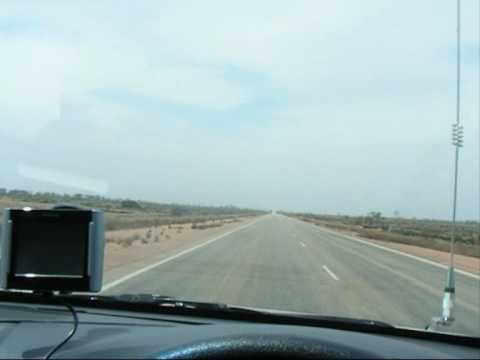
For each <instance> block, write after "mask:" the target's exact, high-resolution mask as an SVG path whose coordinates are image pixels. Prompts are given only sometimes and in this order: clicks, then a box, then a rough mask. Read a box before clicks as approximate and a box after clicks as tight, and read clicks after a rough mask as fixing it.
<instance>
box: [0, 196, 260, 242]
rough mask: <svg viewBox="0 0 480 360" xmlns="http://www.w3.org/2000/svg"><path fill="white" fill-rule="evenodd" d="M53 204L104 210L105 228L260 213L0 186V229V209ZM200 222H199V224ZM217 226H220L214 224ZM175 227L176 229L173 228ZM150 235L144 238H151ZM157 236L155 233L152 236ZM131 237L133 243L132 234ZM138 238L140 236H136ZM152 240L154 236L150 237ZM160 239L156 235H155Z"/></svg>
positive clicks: (187, 222) (225, 219) (196, 224)
mask: <svg viewBox="0 0 480 360" xmlns="http://www.w3.org/2000/svg"><path fill="white" fill-rule="evenodd" d="M54 204H70V205H72V204H73V205H78V206H82V207H86V208H96V209H99V210H103V211H104V212H105V218H106V219H105V227H106V230H107V231H113V230H124V229H143V230H142V231H144V229H145V228H153V227H160V226H167V227H168V226H170V227H173V226H178V225H182V224H185V225H189V226H191V227H192V228H198V229H207V228H209V227H214V226H217V225H212V224H215V221H216V222H217V224H220V222H221V224H222V225H223V224H224V223H226V222H228V221H238V220H237V218H238V217H249V216H257V215H261V214H263V213H264V212H262V211H258V210H253V209H243V208H238V207H234V206H198V205H188V204H171V203H156V202H148V201H142V200H132V199H112V198H106V197H102V196H96V195H84V194H57V193H52V192H30V191H25V190H16V189H14V190H8V189H4V188H0V215H1V217H0V230H1V221H2V219H3V209H4V208H23V207H27V206H28V207H32V208H37V209H45V208H49V207H51V206H52V205H54ZM202 224H203V225H202ZM218 226H221V225H218ZM177 230H178V229H177ZM152 236H153V235H150V236H149V237H148V239H150V238H152ZM155 236H157V235H155ZM134 237H135V236H133V237H132V238H131V242H132V243H133V242H134V241H135V240H137V239H136V237H135V238H134ZM137 237H138V238H139V239H140V240H141V238H142V237H141V235H140V234H139V235H138V236H137ZM153 239H155V237H153ZM158 239H160V235H158Z"/></svg>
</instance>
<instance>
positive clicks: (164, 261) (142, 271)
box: [101, 216, 263, 292]
mask: <svg viewBox="0 0 480 360" xmlns="http://www.w3.org/2000/svg"><path fill="white" fill-rule="evenodd" d="M260 220H263V216H262V217H261V218H259V219H257V220H255V221H253V222H251V223H249V224H245V225H243V226H241V227H239V228H237V229H234V230H232V231H229V232H227V233H225V234H222V235H219V236H217V237H214V238H213V239H210V240H207V241H205V242H204V243H201V244H199V245H196V246H194V247H191V248H189V249H186V250H183V251H180V252H179V253H176V254H175V255H172V256H169V257H167V258H165V259H163V260H160V261H158V262H156V263H154V264H151V265H148V266H146V267H144V268H141V269H139V270H137V271H134V272H132V273H130V274H128V275H125V276H123V277H121V278H120V279H117V280H114V281H112V282H110V283H108V284H106V285H104V286H103V287H102V291H101V292H105V291H107V290H109V289H111V288H113V287H115V286H117V285H119V284H121V283H123V282H125V281H128V280H130V279H132V278H134V277H135V276H138V275H141V274H143V273H145V272H147V271H150V270H152V269H154V268H156V267H157V266H160V265H163V264H165V263H167V262H169V261H172V260H174V259H176V258H179V257H180V256H183V255H185V254H188V253H191V252H192V251H195V250H198V249H200V248H202V247H204V246H207V245H210V244H211V243H213V242H215V241H217V240H220V239H223V238H225V237H227V236H229V235H231V234H233V233H235V232H237V231H240V230H243V229H245V228H247V227H249V226H252V225H253V224H256V223H257V222H259V221H260Z"/></svg>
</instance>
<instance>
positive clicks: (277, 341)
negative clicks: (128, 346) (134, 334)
mask: <svg viewBox="0 0 480 360" xmlns="http://www.w3.org/2000/svg"><path fill="white" fill-rule="evenodd" d="M154 357H155V358H157V359H200V358H210V359H224V358H229V359H231V358H234V359H247V358H251V357H260V358H277V359H279V358H280V359H287V358H303V359H312V358H324V359H356V358H370V359H371V358H375V357H376V356H375V355H374V354H371V353H367V352H365V351H363V350H358V349H355V348H353V347H350V346H347V345H344V344H335V343H333V342H326V341H322V342H319V341H318V340H314V339H311V338H304V337H298V336H286V335H238V336H232V337H220V338H213V339H208V340H205V341H198V342H193V343H189V344H187V345H183V346H178V347H175V348H172V349H169V350H166V351H162V352H160V353H158V354H156V355H154Z"/></svg>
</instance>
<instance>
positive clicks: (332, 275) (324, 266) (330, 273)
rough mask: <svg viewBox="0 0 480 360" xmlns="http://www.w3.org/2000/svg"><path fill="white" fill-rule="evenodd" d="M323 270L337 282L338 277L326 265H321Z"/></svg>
mask: <svg viewBox="0 0 480 360" xmlns="http://www.w3.org/2000/svg"><path fill="white" fill-rule="evenodd" d="M322 267H323V270H325V271H326V272H327V274H328V275H330V276H331V277H332V278H333V279H334V280H337V281H338V277H337V276H336V275H335V274H334V273H333V272H332V270H330V269H329V268H328V267H327V265H323V266H322Z"/></svg>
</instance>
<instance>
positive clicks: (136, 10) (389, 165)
mask: <svg viewBox="0 0 480 360" xmlns="http://www.w3.org/2000/svg"><path fill="white" fill-rule="evenodd" d="M462 3H463V16H462V20H463V37H462V49H463V51H464V57H463V62H462V71H463V77H462V81H463V82H462V104H463V108H462V122H463V123H464V126H465V133H466V135H465V148H464V149H462V153H461V163H460V169H461V178H460V203H459V214H460V217H461V218H465V219H467V218H468V219H478V217H479V202H480V194H479V150H480V149H479V135H480V129H479V101H478V99H479V95H480V94H479V84H478V82H479V80H478V79H479V69H478V66H479V51H478V44H479V38H478V37H479V13H480V9H479V6H480V4H479V1H478V0H463V1H462ZM455 10H456V1H454V0H441V1H440V0H416V1H413V0H411V1H406V0H404V1H400V0H362V1H354V0H337V1H320V0H315V1H295V2H292V1H273V0H271V1H270V0H269V1H262V2H260V3H259V2H256V1H242V2H236V3H234V2H224V1H218V0H215V1H201V2H199V1H141V2H136V3H135V4H134V3H132V2H131V1H128V2H127V1H122V2H120V1H99V2H78V3H73V2H64V1H42V2H37V1H22V2H18V1H7V2H4V3H2V14H1V15H0V47H1V49H2V56H1V57H0V79H2V87H0V114H1V122H0V142H1V143H2V144H3V145H4V146H3V147H2V148H3V149H8V150H3V151H2V152H1V153H0V161H2V163H3V164H4V165H3V167H2V174H1V175H2V176H1V177H0V186H4V187H8V188H14V187H16V188H27V189H30V190H42V191H44V190H49V191H65V192H87V193H100V194H102V195H105V196H113V197H117V196H119V197H132V198H140V199H148V200H153V201H168V202H171V201H175V202H188V203H197V204H217V205H224V204H234V205H238V206H249V207H258V208H265V209H271V208H273V209H284V210H293V211H314V212H328V213H343V214H362V213H365V212H367V211H372V210H377V211H382V212H383V213H385V214H386V215H392V214H393V212H394V211H396V210H397V211H398V212H399V213H400V214H401V215H403V216H408V217H410V216H416V217H434V218H448V217H449V215H450V210H451V209H450V204H451V191H452V189H451V188H452V169H453V163H452V159H453V147H452V146H451V145H450V143H449V139H450V128H451V124H452V123H453V121H454V120H455V102H454V98H455V39H456V35H455V27H456V24H455V20H456V18H455ZM49 174H50V175H49Z"/></svg>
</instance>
